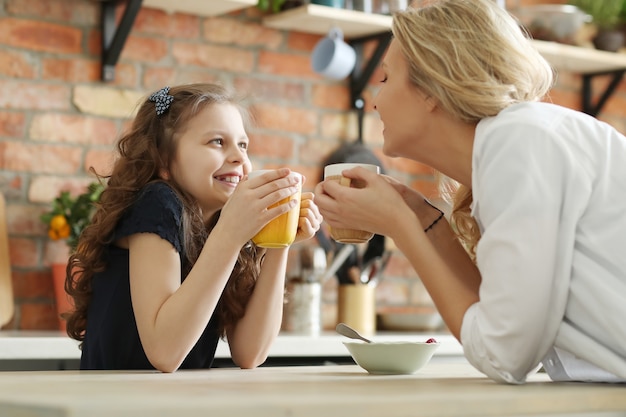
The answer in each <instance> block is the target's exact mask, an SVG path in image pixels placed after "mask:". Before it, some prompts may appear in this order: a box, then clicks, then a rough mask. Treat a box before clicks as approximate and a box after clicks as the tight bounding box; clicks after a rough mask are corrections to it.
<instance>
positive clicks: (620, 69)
mask: <svg viewBox="0 0 626 417" xmlns="http://www.w3.org/2000/svg"><path fill="white" fill-rule="evenodd" d="M101 1H102V5H103V33H104V34H105V36H103V43H104V44H103V60H102V65H103V77H102V79H103V80H104V81H111V80H112V79H113V77H114V68H115V64H116V62H117V58H118V57H119V54H120V52H121V50H122V48H123V45H124V42H125V40H126V36H127V35H128V32H129V31H130V28H131V27H132V23H133V22H134V19H135V17H136V14H137V12H138V10H139V8H140V7H141V5H142V0H128V4H127V9H126V12H125V13H124V16H123V17H122V19H121V21H120V23H119V24H116V21H115V15H114V13H113V11H112V10H113V8H114V6H115V1H112V0H101ZM256 3H257V0H220V1H206V0H177V1H175V2H172V1H170V0H143V6H145V7H153V8H158V9H163V10H167V11H168V12H181V13H192V14H196V15H199V16H213V15H219V14H223V13H228V12H231V11H234V10H238V9H244V8H247V7H252V6H255V5H256ZM107 16H109V17H108V18H107ZM391 23H392V18H391V16H386V15H379V14H371V13H364V12H360V11H354V10H346V9H337V8H333V7H328V6H322V5H316V4H307V5H304V6H300V7H297V8H295V9H290V10H287V11H284V12H281V13H276V14H271V15H267V16H266V17H265V18H264V19H263V24H264V25H266V26H268V27H271V28H275V29H280V30H291V31H298V32H304V33H312V34H319V35H322V34H325V33H327V32H328V31H329V30H330V28H331V27H333V26H338V27H339V28H340V29H341V30H342V31H343V33H344V36H345V37H346V38H347V39H348V40H350V42H351V43H353V44H355V43H356V44H360V43H362V42H363V41H366V40H370V39H378V40H379V41H380V42H379V45H383V46H384V45H385V42H388V39H389V30H390V29H391ZM533 44H534V45H535V46H536V48H537V50H538V51H539V52H540V53H541V54H542V55H543V56H544V57H545V58H546V59H547V60H548V62H550V64H551V65H552V66H553V67H554V68H555V69H556V70H563V71H569V72H574V73H578V74H581V76H582V79H583V86H582V89H581V94H582V101H583V111H585V112H586V113H589V114H591V115H593V116H597V114H598V113H599V112H600V110H601V109H602V106H603V105H604V103H605V102H606V100H608V98H609V97H610V96H611V94H613V92H614V91H615V89H616V88H617V86H618V85H619V83H620V82H621V80H622V78H623V75H624V73H625V72H626V54H621V53H615V52H604V51H599V50H595V49H590V48H583V47H579V46H571V45H565V44H560V43H556V42H547V41H538V40H535V41H533ZM378 55H380V54H378ZM377 59H380V56H378V57H377ZM371 64H372V62H370V63H369V64H368V65H367V67H368V68H370V67H373V65H371ZM374 64H375V63H374ZM600 75H611V76H612V80H611V82H610V83H609V85H608V86H607V88H606V89H605V91H603V92H602V93H601V95H600V98H599V99H598V101H597V102H596V103H592V96H593V94H592V86H591V81H592V79H593V78H594V77H596V76H600ZM361 81H362V80H361ZM360 84H362V82H361V83H360ZM353 90H354V88H353ZM353 95H354V94H353Z"/></svg>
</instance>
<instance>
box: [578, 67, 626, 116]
mask: <svg viewBox="0 0 626 417" xmlns="http://www.w3.org/2000/svg"><path fill="white" fill-rule="evenodd" d="M624 72H626V68H624V69H621V70H616V71H607V72H597V73H593V74H583V76H582V77H583V87H582V106H583V112H585V113H587V114H589V115H591V116H593V117H597V116H598V114H599V113H600V111H601V110H602V107H604V105H605V104H606V102H607V100H608V99H609V98H610V97H611V95H613V93H614V92H615V89H616V88H617V86H618V85H619V83H620V82H621V81H622V78H623V76H624ZM601 75H611V76H612V77H613V78H612V79H611V82H610V83H609V85H608V86H607V87H606V90H604V92H603V93H602V95H601V96H600V97H599V98H598V101H597V103H596V104H593V103H592V85H591V83H592V81H593V78H594V77H597V76H601Z"/></svg>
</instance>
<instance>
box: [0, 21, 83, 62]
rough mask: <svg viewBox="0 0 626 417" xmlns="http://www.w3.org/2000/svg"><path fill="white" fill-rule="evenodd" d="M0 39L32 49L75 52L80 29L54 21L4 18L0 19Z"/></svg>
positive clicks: (80, 32) (80, 37)
mask: <svg viewBox="0 0 626 417" xmlns="http://www.w3.org/2000/svg"><path fill="white" fill-rule="evenodd" d="M0 39H4V40H6V41H5V44H7V45H10V46H14V47H18V48H25V49H31V50H33V51H41V52H51V53H61V54H77V53H79V52H80V46H81V45H80V44H81V40H82V31H81V30H80V29H78V28H73V27H69V26H63V25H57V24H54V23H47V22H41V21H34V20H22V19H14V18H4V19H0Z"/></svg>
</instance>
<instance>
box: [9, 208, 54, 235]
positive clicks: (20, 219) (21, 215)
mask: <svg viewBox="0 0 626 417" xmlns="http://www.w3.org/2000/svg"><path fill="white" fill-rule="evenodd" d="M46 210H47V208H46ZM42 212H43V211H42V209H41V207H39V206H34V205H32V204H31V205H27V204H9V205H8V206H7V227H8V230H9V233H10V234H11V235H22V236H25V235H31V236H32V235H34V236H39V235H41V234H42V232H45V227H44V225H43V223H42V222H41V221H40V220H39V216H40V215H41V213H42Z"/></svg>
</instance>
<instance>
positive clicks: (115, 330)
mask: <svg viewBox="0 0 626 417" xmlns="http://www.w3.org/2000/svg"><path fill="white" fill-rule="evenodd" d="M182 212H183V205H182V202H181V201H180V199H179V198H178V196H177V195H176V193H175V192H174V190H172V189H171V188H170V187H169V186H168V185H167V184H165V183H161V182H158V183H152V184H149V185H147V186H146V187H144V188H143V190H141V192H140V194H139V196H138V198H137V201H136V202H135V203H134V205H133V206H131V207H130V208H129V209H128V211H127V213H125V215H124V216H123V217H122V218H121V219H120V222H119V223H118V225H117V227H116V229H115V234H114V239H113V240H114V241H116V240H118V239H120V238H122V237H125V236H129V235H132V234H135V233H155V234H157V235H159V236H160V237H161V238H163V239H165V240H167V241H168V242H170V243H171V244H172V246H174V248H176V250H177V251H178V253H179V255H180V256H181V275H182V265H183V262H184V259H183V256H182V246H183V242H182V240H181V238H182V233H181V232H182ZM106 260H107V267H106V270H104V271H103V272H99V273H97V274H95V275H94V277H93V282H92V290H93V293H92V298H91V304H90V305H89V310H88V315H87V330H86V332H85V340H84V343H83V347H82V356H81V360H80V369H96V370H104V369H154V367H153V366H152V365H151V364H150V362H149V361H148V358H147V357H146V354H145V352H144V350H143V347H142V346H141V341H140V340H139V333H138V331H137V323H136V322H135V316H134V313H133V306H132V303H131V299H130V279H129V265H128V250H127V249H122V248H119V247H117V246H115V245H109V246H108V248H107V250H106ZM182 279H183V280H184V277H183V278H182ZM216 324H217V323H216V319H215V316H213V317H212V318H211V320H210V321H209V324H208V326H207V328H206V329H205V330H204V332H203V333H202V336H200V339H199V340H198V342H197V343H196V345H195V346H194V347H193V349H192V350H191V351H190V352H189V354H188V355H187V357H186V358H185V360H184V361H183V363H182V365H181V369H201V368H210V367H211V364H212V363H213V358H214V357H215V350H216V348H217V343H218V341H219V335H218V333H217V328H216Z"/></svg>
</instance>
